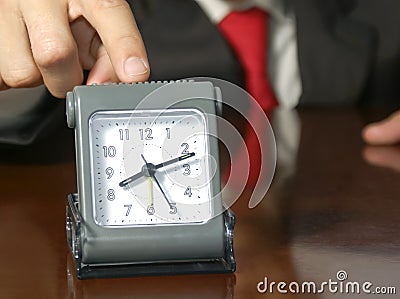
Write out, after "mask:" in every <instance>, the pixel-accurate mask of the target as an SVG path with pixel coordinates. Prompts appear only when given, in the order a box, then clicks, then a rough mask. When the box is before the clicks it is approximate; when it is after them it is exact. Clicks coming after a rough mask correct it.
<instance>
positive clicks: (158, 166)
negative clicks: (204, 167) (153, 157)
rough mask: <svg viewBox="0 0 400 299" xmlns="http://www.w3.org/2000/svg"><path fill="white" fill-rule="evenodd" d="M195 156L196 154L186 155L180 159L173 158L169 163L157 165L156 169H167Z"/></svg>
mask: <svg viewBox="0 0 400 299" xmlns="http://www.w3.org/2000/svg"><path fill="white" fill-rule="evenodd" d="M194 155H195V153H188V154H184V155H183V156H180V157H177V158H173V159H171V160H168V161H165V162H162V163H160V164H157V165H155V166H154V169H159V168H161V167H165V166H168V165H171V164H174V163H177V162H179V161H182V160H185V159H188V158H191V157H193V156H194Z"/></svg>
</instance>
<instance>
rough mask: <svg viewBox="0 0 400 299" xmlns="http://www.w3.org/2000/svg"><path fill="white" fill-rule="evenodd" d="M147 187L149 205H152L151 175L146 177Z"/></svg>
mask: <svg viewBox="0 0 400 299" xmlns="http://www.w3.org/2000/svg"><path fill="white" fill-rule="evenodd" d="M147 189H148V192H149V206H151V207H152V206H153V205H154V202H153V181H152V180H151V177H148V178H147Z"/></svg>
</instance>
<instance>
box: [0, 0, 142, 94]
mask: <svg viewBox="0 0 400 299" xmlns="http://www.w3.org/2000/svg"><path fill="white" fill-rule="evenodd" d="M0 13H1V18H0V90H4V89H7V88H9V87H14V88H18V87H33V86H38V85H40V84H42V83H44V84H45V85H46V86H47V88H48V89H49V91H50V92H51V93H52V94H53V95H54V96H56V97H59V98H62V97H65V94H66V92H67V91H69V90H71V89H72V88H73V87H74V86H75V85H79V84H82V82H83V70H90V73H89V77H88V81H87V84H92V83H103V82H115V81H121V82H136V81H144V80H146V79H147V78H148V77H149V72H150V69H149V63H148V60H147V56H146V50H145V48H144V45H143V41H142V38H141V36H140V33H139V31H138V28H137V26H136V23H135V20H134V17H133V15H132V12H131V9H130V7H129V5H128V3H127V2H126V1H124V0H1V1H0Z"/></svg>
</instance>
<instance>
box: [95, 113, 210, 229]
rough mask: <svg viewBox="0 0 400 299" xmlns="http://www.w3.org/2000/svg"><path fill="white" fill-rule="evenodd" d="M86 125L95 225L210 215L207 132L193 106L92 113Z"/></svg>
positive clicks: (195, 218) (157, 222)
mask: <svg viewBox="0 0 400 299" xmlns="http://www.w3.org/2000/svg"><path fill="white" fill-rule="evenodd" d="M89 126H90V134H89V138H90V150H91V170H92V194H93V214H94V219H95V221H96V223H97V224H98V225H102V226H122V225H124V226H134V225H149V224H153V225H160V224H183V223H184V224H196V223H204V222H206V221H208V220H209V219H210V218H211V217H212V193H211V185H210V184H211V177H212V175H213V174H212V173H211V167H210V162H209V157H210V156H209V154H208V153H209V149H208V138H209V137H208V135H207V134H206V132H207V123H206V119H205V117H204V116H203V115H202V114H201V113H200V112H199V111H198V110H196V109H169V110H164V111H161V110H141V111H131V112H126V111H125V112H118V111H115V112H96V113H95V114H93V115H92V117H91V119H90V123H89Z"/></svg>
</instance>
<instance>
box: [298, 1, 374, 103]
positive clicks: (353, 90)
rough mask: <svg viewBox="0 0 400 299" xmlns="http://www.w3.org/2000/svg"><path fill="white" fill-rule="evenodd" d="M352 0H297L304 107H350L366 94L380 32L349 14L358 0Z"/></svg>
mask: <svg viewBox="0 0 400 299" xmlns="http://www.w3.org/2000/svg"><path fill="white" fill-rule="evenodd" d="M350 2H353V4H354V5H351V4H349V3H350ZM349 3H348V4H347V5H346V4H345V3H344V2H343V1H335V0H324V1H320V0H303V1H294V7H295V13H296V20H297V35H298V55H299V56H298V58H299V65H300V73H301V78H302V85H303V94H302V96H301V100H300V103H301V104H303V105H315V104H324V105H326V104H328V105H329V104H332V105H338V104H346V105H347V104H353V103H356V101H357V100H359V99H360V98H361V97H362V96H363V93H364V90H365V88H366V84H367V82H368V79H369V76H370V73H371V68H372V62H373V60H374V55H375V52H376V49H375V41H376V35H375V33H374V31H373V29H372V28H371V27H370V26H368V25H367V24H365V23H362V22H359V21H357V20H355V19H353V18H351V17H350V14H351V11H352V10H353V9H355V7H356V5H357V4H356V3H355V2H354V1H349Z"/></svg>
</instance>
